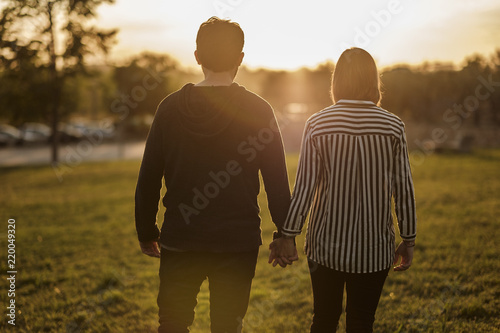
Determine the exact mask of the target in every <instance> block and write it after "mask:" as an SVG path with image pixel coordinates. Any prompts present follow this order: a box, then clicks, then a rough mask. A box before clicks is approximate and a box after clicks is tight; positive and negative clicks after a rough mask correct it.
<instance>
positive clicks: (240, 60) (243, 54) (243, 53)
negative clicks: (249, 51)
mask: <svg viewBox="0 0 500 333" xmlns="http://www.w3.org/2000/svg"><path fill="white" fill-rule="evenodd" d="M244 56H245V52H241V54H240V57H239V59H238V66H240V65H241V62H242V61H243V57H244Z"/></svg>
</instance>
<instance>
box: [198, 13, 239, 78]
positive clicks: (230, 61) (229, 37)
mask: <svg viewBox="0 0 500 333" xmlns="http://www.w3.org/2000/svg"><path fill="white" fill-rule="evenodd" d="M244 43H245V36H244V34H243V30H241V27H240V25H239V24H238V23H236V22H231V21H230V20H222V19H220V18H218V17H216V16H213V17H211V18H209V19H208V20H207V21H206V22H203V23H202V24H201V26H200V29H199V30H198V35H197V36H196V50H197V54H198V59H199V61H200V63H201V64H202V65H203V66H204V67H205V68H208V69H210V70H212V71H214V72H224V71H228V70H230V69H232V68H234V67H235V66H238V65H239V63H238V59H239V56H240V54H241V52H242V51H243V44H244Z"/></svg>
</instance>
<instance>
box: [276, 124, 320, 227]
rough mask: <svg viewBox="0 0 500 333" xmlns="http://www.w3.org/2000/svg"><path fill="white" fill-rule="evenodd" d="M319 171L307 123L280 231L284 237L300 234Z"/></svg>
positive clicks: (315, 151) (315, 149)
mask: <svg viewBox="0 0 500 333" xmlns="http://www.w3.org/2000/svg"><path fill="white" fill-rule="evenodd" d="M320 170H321V160H320V156H319V154H318V150H317V148H316V146H315V145H314V142H313V138H312V129H311V126H310V124H309V122H308V123H307V124H306V128H305V129H304V134H303V136H302V148H301V151H300V157H299V166H298V169H297V179H296V182H295V187H294V189H293V195H292V201H291V203H290V209H289V211H288V216H287V218H286V222H285V224H284V226H283V230H282V233H283V234H284V235H287V236H296V235H299V234H300V233H301V231H302V228H303V226H304V223H305V221H306V218H307V214H308V213H309V209H310V207H311V203H312V199H313V196H314V193H315V192H316V187H317V183H318V175H319V172H320Z"/></svg>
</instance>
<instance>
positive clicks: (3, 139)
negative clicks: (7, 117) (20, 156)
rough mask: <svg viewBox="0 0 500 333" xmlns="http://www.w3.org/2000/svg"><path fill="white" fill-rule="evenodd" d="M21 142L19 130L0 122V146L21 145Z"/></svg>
mask: <svg viewBox="0 0 500 333" xmlns="http://www.w3.org/2000/svg"><path fill="white" fill-rule="evenodd" d="M22 143H23V140H22V138H21V132H20V131H19V130H18V129H17V128H15V127H14V126H10V125H7V124H0V146H1V147H7V146H14V145H21V144H22Z"/></svg>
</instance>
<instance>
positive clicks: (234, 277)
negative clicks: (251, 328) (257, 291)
mask: <svg viewBox="0 0 500 333" xmlns="http://www.w3.org/2000/svg"><path fill="white" fill-rule="evenodd" d="M258 252H259V251H258V249H256V250H254V251H250V252H237V253H229V252H228V253H210V252H174V251H168V250H166V249H163V248H162V251H161V262H160V291H159V294H158V307H159V322H160V327H159V328H158V332H159V333H166V332H168V333H185V332H189V326H190V325H191V324H192V322H193V320H194V308H195V307H196V304H197V295H198V292H199V291H200V286H201V284H202V283H203V281H204V280H205V279H206V278H207V277H208V282H209V290H210V320H211V331H212V333H239V332H241V329H242V322H243V317H244V316H245V313H246V311H247V308H248V301H249V298H250V288H251V285H252V279H253V277H254V275H255V266H256V263H257V256H258Z"/></svg>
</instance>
